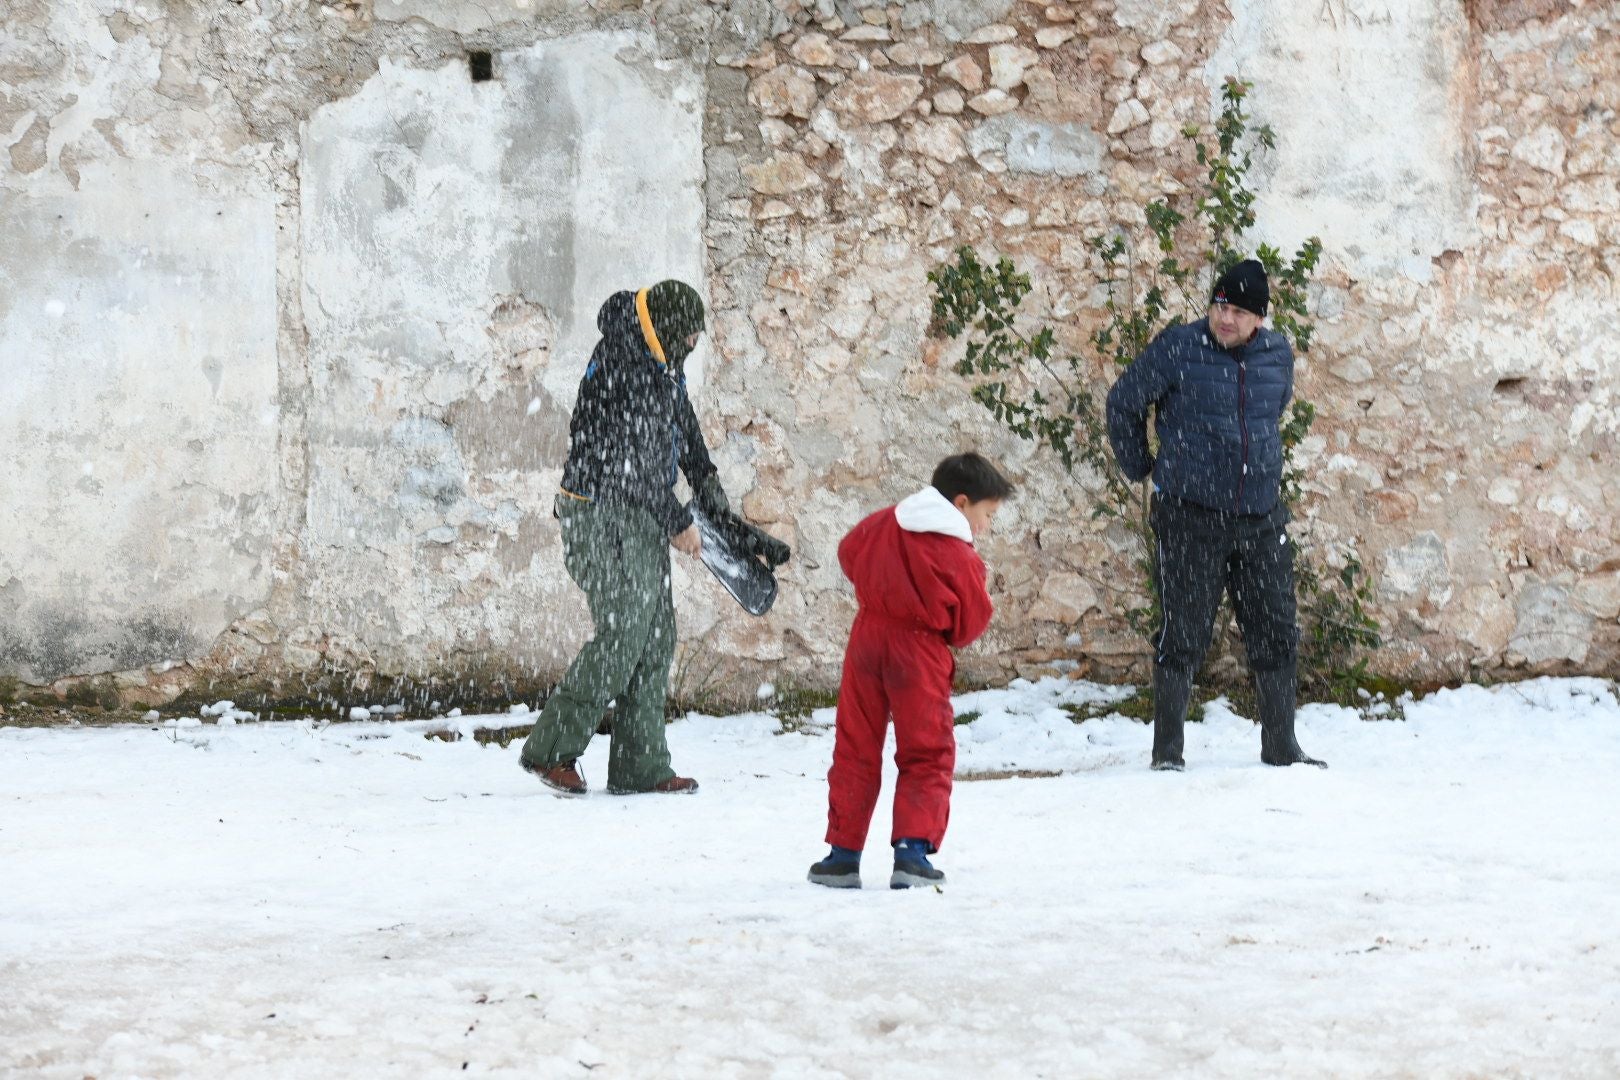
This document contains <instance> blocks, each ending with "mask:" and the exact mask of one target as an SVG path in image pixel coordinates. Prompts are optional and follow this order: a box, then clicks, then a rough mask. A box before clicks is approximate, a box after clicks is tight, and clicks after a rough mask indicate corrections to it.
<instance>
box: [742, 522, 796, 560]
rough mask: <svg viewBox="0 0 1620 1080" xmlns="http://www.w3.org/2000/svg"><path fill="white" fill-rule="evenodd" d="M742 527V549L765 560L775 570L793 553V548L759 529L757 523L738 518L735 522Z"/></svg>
mask: <svg viewBox="0 0 1620 1080" xmlns="http://www.w3.org/2000/svg"><path fill="white" fill-rule="evenodd" d="M737 524H738V525H740V526H741V527H742V529H741V532H742V541H743V546H744V549H745V550H746V551H747V552H748V554H750V555H756V556H758V557H759V558H761V559H764V560H765V565H766V566H768V567H770V568H771V569H772V570H775V569H776V568H777V567H778V566H781V565H782V564H783V563H785V562H787V561H788V559H789V558H790V557H791V556H792V555H793V549H792V548H790V547H788V546H787V545H786V544H784V543H782V541H780V540H778V539H777V538H776V537H774V536H772V535H771V534H770V533H768V532H766V531H765V530H764V529H761V528H760V527H759V526H758V525H753V524H750V523H749V522H746V521H743V520H741V519H740V518H739V519H738V522H737Z"/></svg>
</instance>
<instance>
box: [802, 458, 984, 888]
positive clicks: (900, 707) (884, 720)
mask: <svg viewBox="0 0 1620 1080" xmlns="http://www.w3.org/2000/svg"><path fill="white" fill-rule="evenodd" d="M1010 494H1012V485H1011V484H1010V483H1008V482H1007V480H1006V478H1005V477H1003V476H1002V475H1001V474H1000V473H999V472H997V471H996V468H995V466H993V465H991V464H990V463H989V462H988V461H986V460H985V459H984V458H982V457H980V456H979V455H978V454H958V455H956V456H955V457H949V458H946V459H945V460H944V461H942V462H940V464H939V467H938V468H937V469H935V470H934V476H933V480H932V482H931V485H930V486H929V487H926V488H923V489H922V490H921V491H919V492H917V493H916V494H915V495H912V496H910V497H908V498H906V499H905V500H904V501H902V502H901V503H900V504H899V505H897V506H891V507H889V508H887V509H884V510H879V511H878V512H877V513H875V514H873V515H871V516H870V517H868V518H867V519H866V520H864V521H862V522H861V523H860V524H859V525H857V526H855V528H854V529H852V530H850V533H849V535H848V536H846V537H844V540H843V542H842V543H841V544H839V545H838V562H839V565H841V566H842V567H843V570H844V576H845V577H847V578H849V580H850V581H851V582H853V583H854V585H855V599H856V602H857V603H858V604H859V605H860V610H859V611H858V612H857V613H856V616H855V625H854V626H853V627H852V628H851V630H850V633H849V646H848V647H847V648H846V649H845V650H844V675H843V682H842V684H841V685H840V686H839V689H838V720H837V731H836V738H835V740H834V743H833V761H832V768H831V770H830V771H829V772H828V773H827V843H829V844H831V845H832V851H831V852H830V853H829V854H828V855H827V857H826V858H825V859H823V860H822V861H821V862H818V863H816V864H815V865H814V866H812V867H811V868H810V880H811V881H813V882H815V883H816V884H818V885H829V886H832V887H834V888H857V889H858V888H860V885H861V876H860V859H861V849H862V847H864V846H865V844H866V831H867V828H868V826H869V825H870V824H871V821H872V810H873V807H874V806H875V805H876V804H877V797H878V788H879V786H880V784H881V778H882V761H883V740H884V736H885V735H886V733H887V731H888V726H889V718H890V717H891V716H892V717H893V718H894V738H895V745H896V750H895V764H896V765H898V766H899V767H900V778H899V781H898V782H897V783H896V784H895V792H894V831H893V834H892V837H891V840H890V842H891V844H892V845H893V847H894V849H895V858H894V873H893V875H892V876H891V877H890V879H889V885H890V887H891V888H896V889H904V888H909V887H910V886H912V885H924V884H927V885H936V884H941V883H943V882H944V880H945V875H944V874H943V873H941V872H940V871H938V870H936V869H934V867H933V866H932V864H930V863H929V861H928V856H929V855H931V854H933V853H934V852H936V851H938V850H939V845H940V842H941V841H942V840H943V839H944V838H945V824H946V821H947V820H948V819H949V817H950V812H951V775H952V773H953V772H954V771H955V767H956V730H955V722H956V717H955V713H954V711H953V710H952V708H951V679H952V676H954V675H955V674H956V658H955V657H954V656H952V655H951V649H953V648H962V647H963V646H965V645H967V644H969V643H971V642H972V641H973V640H974V639H975V638H977V637H978V636H979V635H980V634H982V633H984V628H985V627H986V626H987V625H989V622H990V613H991V605H990V594H989V593H988V592H987V591H986V589H985V572H984V563H983V562H982V561H980V559H979V555H978V552H976V551H974V550H973V539H974V537H976V536H978V535H980V534H982V533H983V532H984V531H985V530H986V529H988V528H989V527H990V520H991V518H992V517H994V516H995V513H996V511H997V510H998V509H999V508H1000V506H1001V502H1002V500H1003V499H1005V498H1007V496H1009V495H1010Z"/></svg>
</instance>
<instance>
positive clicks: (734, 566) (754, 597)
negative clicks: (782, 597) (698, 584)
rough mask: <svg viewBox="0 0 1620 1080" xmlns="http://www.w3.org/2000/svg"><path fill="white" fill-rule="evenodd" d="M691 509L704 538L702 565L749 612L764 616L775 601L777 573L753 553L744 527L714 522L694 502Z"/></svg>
mask: <svg viewBox="0 0 1620 1080" xmlns="http://www.w3.org/2000/svg"><path fill="white" fill-rule="evenodd" d="M688 509H689V510H691V511H692V521H693V522H694V523H695V524H696V525H697V527H698V534H699V535H700V536H702V537H703V565H704V566H707V567H708V568H709V571H710V572H711V573H712V574H714V576H715V577H716V578H718V579H719V580H720V584H722V585H724V586H725V587H726V591H727V592H729V593H730V594H731V595H732V598H733V599H735V600H736V601H737V603H739V604H741V605H742V608H743V610H744V611H746V612H748V614H750V615H763V614H765V613H766V612H767V611H769V610H771V605H772V604H774V603H775V602H776V575H775V574H773V573H771V571H770V568H769V567H767V566H766V565H765V564H764V563H763V562H761V561H760V559H759V557H758V556H757V555H754V554H753V553H752V552H751V550H750V548H749V547H748V545H747V538H746V537H744V536H743V535H742V532H741V530H740V529H737V528H728V527H725V526H722V525H721V524H720V523H717V522H714V521H711V520H710V519H709V517H708V516H707V515H706V514H704V513H703V511H701V510H699V509H698V508H697V506H695V505H693V506H689V507H688ZM727 524H728V525H729V524H730V523H727Z"/></svg>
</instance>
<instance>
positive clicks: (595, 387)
mask: <svg viewBox="0 0 1620 1080" xmlns="http://www.w3.org/2000/svg"><path fill="white" fill-rule="evenodd" d="M596 325H597V328H598V329H599V330H600V331H601V333H602V340H601V341H600V342H599V343H598V344H597V346H596V349H595V351H594V352H593V353H592V354H591V362H590V365H589V366H588V367H587V368H586V369H585V376H584V378H583V379H582V380H581V381H580V384H579V397H578V399H577V400H576V402H575V404H574V413H573V418H572V422H571V423H570V425H569V443H568V462H567V464H566V465H565V466H564V467H563V476H562V490H561V491H560V492H559V493H558V495H557V498H556V513H557V517H558V518H559V519H560V520H561V521H562V539H563V559H564V562H565V564H566V565H567V567H568V573H569V576H571V577H572V578H573V579H574V581H575V582H576V583H578V585H579V587H580V588H581V589H584V590H585V596H586V599H587V600H588V601H589V603H590V609H591V620H592V622H593V623H594V624H595V628H596V635H595V636H594V637H593V638H592V639H591V640H590V641H588V642H586V644H585V647H584V648H583V649H581V650H580V653H579V655H578V656H577V657H575V658H574V662H573V664H571V665H570V666H569V668H568V672H567V674H565V675H564V676H563V680H562V682H561V683H560V684H559V685H558V686H557V688H556V689H555V690H554V691H553V692H552V694H551V697H550V698H549V699H547V701H546V705H545V708H544V710H542V711H541V713H540V717H539V720H538V721H537V722H536V723H535V726H534V731H533V732H532V733H531V734H530V735H529V738H528V741H527V742H525V743H524V744H523V753H522V757H521V759H520V760H521V762H522V765H523V768H524V769H526V770H528V771H529V772H531V773H533V774H534V775H535V776H536V777H538V778H539V780H540V782H541V783H543V784H545V785H546V786H547V787H549V788H551V789H552V790H554V791H556V792H558V793H560V794H565V795H583V794H584V793H585V791H586V784H585V779H584V777H583V776H582V775H581V774H580V771H579V756H580V755H581V754H583V753H584V752H585V747H586V746H587V745H588V744H589V743H590V740H591V736H592V735H593V734H594V733H595V731H596V726H597V724H598V723H599V722H600V721H601V718H602V714H603V713H604V712H605V711H606V709H607V707H608V704H609V702H616V703H617V707H616V710H615V712H614V720H613V744H612V748H611V750H610V752H609V756H608V778H607V786H608V790H609V791H611V792H614V793H616V794H628V793H631V792H641V791H659V792H691V791H696V790H697V787H698V785H697V781H695V780H692V779H689V778H687V777H684V776H677V775H676V773H675V770H674V769H673V768H671V767H670V761H669V746H668V744H667V743H666V741H665V739H664V699H665V696H666V694H667V692H668V687H669V669H670V664H671V662H672V661H673V659H674V656H675V605H674V600H673V598H672V596H671V594H670V564H669V549H670V548H671V547H674V548H675V549H676V550H678V551H681V552H683V553H685V554H687V555H698V554H699V553H700V551H701V541H700V540H699V538H698V530H697V526H696V525H695V524H693V521H692V514H691V512H690V511H689V510H688V509H687V508H686V507H685V506H684V505H683V504H682V503H681V502H680V500H679V499H677V498H676V496H675V481H676V472H677V470H679V471H680V472H684V473H685V474H686V481H687V483H688V484H689V485H690V486H691V488H692V491H693V495H694V499H695V501H696V502H697V505H698V506H699V507H700V508H701V509H702V510H703V511H704V513H706V514H707V515H708V516H710V517H711V518H715V519H725V518H727V517H729V515H730V507H729V505H728V502H727V500H726V493H725V491H724V489H722V488H721V486H720V480H719V477H718V475H717V474H716V471H715V467H714V463H713V462H712V461H710V460H709V450H708V447H706V446H705V445H704V443H703V433H702V431H701V430H700V429H699V427H698V422H697V416H696V414H695V413H694V412H693V411H692V402H691V400H690V399H689V398H688V397H687V394H686V376H685V373H684V364H685V361H686V358H687V357H688V356H689V355H690V354H691V352H692V349H693V348H694V347H695V346H696V345H697V340H698V335H699V334H701V333H702V332H703V328H704V325H703V300H702V298H701V297H699V296H698V293H697V290H696V289H693V288H692V287H691V286H690V285H687V284H685V283H684V282H680V281H662V282H659V283H658V284H657V285H654V286H653V287H652V288H650V289H642V290H641V291H639V292H634V293H632V292H618V293H614V294H613V295H612V296H610V297H609V298H608V300H607V303H605V304H603V305H602V310H601V311H600V312H599V313H598V314H597V317H596ZM767 539H768V538H767ZM769 543H771V544H775V545H777V546H776V548H773V549H770V550H768V551H763V552H761V554H762V555H763V556H764V557H765V558H766V559H767V561H769V562H771V564H772V565H776V564H777V563H780V562H782V561H785V560H786V558H787V546H786V545H785V544H780V542H778V541H774V540H771V541H769Z"/></svg>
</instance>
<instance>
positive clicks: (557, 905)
mask: <svg viewBox="0 0 1620 1080" xmlns="http://www.w3.org/2000/svg"><path fill="white" fill-rule="evenodd" d="M1110 692H1111V691H1109V690H1107V689H1105V688H1100V687H1094V686H1088V685H1086V684H1084V683H1070V682H1060V681H1047V682H1043V683H1040V684H1037V685H1034V686H1029V685H1015V687H1014V688H1012V689H1009V690H1006V691H994V692H984V693H979V694H973V695H968V696H967V697H965V698H963V699H962V700H961V701H960V702H959V705H958V708H959V710H961V711H964V712H965V711H968V710H973V711H976V712H978V713H979V714H980V715H979V717H978V718H977V719H976V720H974V721H973V722H972V723H971V724H969V725H966V726H964V727H962V728H959V729H958V730H959V732H961V733H962V740H961V742H962V746H961V754H960V762H959V769H960V771H961V772H962V773H963V774H964V776H965V775H966V774H970V773H974V772H981V773H984V772H1005V771H1009V770H1027V771H1043V770H1058V771H1061V772H1062V773H1063V775H1061V776H1059V777H1056V778H1012V779H999V780H981V781H976V782H967V781H966V780H964V781H963V782H960V783H959V784H958V785H957V789H956V795H955V799H954V805H953V819H952V826H951V832H950V835H949V837H948V838H947V841H946V845H945V850H944V851H943V852H942V853H941V854H940V855H939V856H938V857H937V859H936V862H937V863H938V865H940V866H941V867H942V868H943V869H945V870H946V871H947V873H948V874H949V875H950V883H949V885H948V886H947V887H946V888H945V890H944V891H943V892H934V891H912V892H890V891H889V890H888V889H887V888H886V887H885V885H886V881H887V873H888V859H887V854H888V853H887V849H886V841H887V839H888V835H887V827H888V822H887V819H886V817H885V811H882V810H880V813H879V818H878V820H877V821H876V822H875V823H874V828H873V837H872V841H871V843H870V845H869V848H868V853H867V865H866V868H865V870H866V880H867V888H866V889H865V890H863V891H861V892H838V891H833V890H826V889H820V888H817V887H815V886H812V885H809V884H806V883H805V881H804V873H805V869H806V867H807V865H808V864H809V863H810V862H811V861H812V860H813V859H814V858H815V857H817V856H818V855H819V854H820V853H821V852H822V851H823V847H822V844H821V830H822V825H823V813H824V793H825V782H824V774H825V771H826V766H827V763H828V760H829V754H830V752H831V748H832V740H831V737H830V735H829V733H827V732H826V731H825V730H817V729H815V728H814V727H812V728H810V729H807V730H805V731H802V732H797V733H790V734H779V733H777V732H778V728H777V724H776V722H775V721H773V720H772V719H771V718H769V717H767V716H762V715H749V716H736V717H725V718H710V717H696V716H694V717H691V718H688V719H686V720H684V721H681V722H679V723H676V724H674V725H673V726H672V727H671V729H670V742H671V744H672V746H673V748H674V752H675V760H676V763H677V765H678V766H679V767H680V768H681V769H682V771H683V772H686V773H689V774H691V775H694V776H697V777H698V778H700V779H701V781H702V783H703V790H702V792H701V793H700V794H698V795H696V796H636V797H629V798H615V797H612V796H608V795H605V794H598V793H595V792H593V793H592V794H591V795H590V796H589V797H588V798H585V799H583V800H575V801H567V800H562V799H557V798H554V797H552V796H550V795H548V794H546V793H544V792H543V791H542V790H541V789H540V788H539V787H538V786H537V785H536V784H535V782H534V781H533V780H532V779H531V778H529V777H528V776H526V775H524V774H523V773H522V772H520V771H519V770H518V768H517V748H516V746H513V747H512V748H510V749H506V750H502V749H500V748H498V747H494V746H488V747H486V746H481V745H479V744H478V743H476V742H474V741H472V740H464V741H461V742H456V743H445V742H439V741H433V740H429V739H426V738H423V736H422V725H421V724H396V725H387V724H382V723H357V724H339V725H332V726H328V727H324V728H321V727H317V726H314V725H309V724H286V723H280V724H252V723H242V724H237V725H235V726H215V725H213V724H209V725H207V726H201V727H182V728H175V727H170V728H167V729H165V730H159V731H154V730H150V729H147V728H123V729H103V730H17V729H6V730H0V1071H3V1072H4V1074H5V1075H29V1076H33V1075H41V1076H46V1077H71V1078H73V1080H78V1078H79V1077H83V1076H86V1075H93V1076H96V1077H99V1078H101V1080H108V1078H111V1077H124V1076H198V1077H217V1076H225V1075H230V1076H274V1077H308V1076H320V1077H351V1076H352V1077H359V1076H368V1077H369V1076H410V1077H415V1076H429V1075H451V1074H462V1073H465V1074H466V1075H487V1074H502V1075H506V1076H513V1077H576V1076H577V1077H635V1078H642V1077H662V1076H669V1077H704V1078H709V1077H777V1076H780V1077H831V1076H852V1077H869V1076H870V1077H940V1076H964V1077H1017V1078H1024V1077H1035V1076H1046V1077H1082V1076H1121V1077H1142V1076H1160V1075H1167V1074H1181V1075H1187V1076H1199V1077H1205V1076H1230V1077H1257V1076H1289V1077H1299V1076H1380V1077H1382V1076H1414V1077H1434V1076H1455V1077H1465V1076H1466V1077H1473V1076H1493V1077H1494V1076H1590V1077H1613V1076H1616V1075H1620V841H1617V839H1616V836H1615V832H1616V826H1617V824H1620V783H1617V780H1616V778H1617V777H1620V705H1617V703H1616V700H1615V696H1614V692H1613V689H1612V687H1611V686H1610V684H1608V683H1605V682H1600V681H1596V680H1561V681H1552V680H1546V681H1538V682H1531V683H1524V684H1519V685H1517V686H1510V687H1500V688H1495V689H1482V688H1477V687H1465V688H1463V689H1461V690H1455V691H1443V692H1441V693H1438V694H1436V695H1434V696H1432V697H1430V698H1427V699H1425V700H1423V701H1420V702H1417V703H1414V704H1411V705H1410V706H1409V707H1408V709H1407V719H1406V720H1405V721H1398V722H1387V723H1368V722H1364V721H1361V720H1359V719H1357V718H1356V717H1355V716H1354V715H1353V714H1351V713H1349V712H1347V711H1342V710H1335V709H1331V708H1325V707H1314V706H1313V707H1310V708H1308V709H1307V710H1306V711H1305V713H1304V714H1303V715H1302V717H1301V723H1300V740H1301V742H1302V744H1303V745H1304V746H1305V748H1306V749H1307V750H1309V751H1310V752H1312V753H1314V754H1317V755H1319V756H1321V757H1324V758H1326V759H1328V760H1329V761H1330V762H1331V763H1332V766H1333V767H1332V769H1331V770H1329V771H1327V772H1321V771H1318V770H1316V769H1309V768H1303V767H1296V768H1292V769H1280V770H1279V769H1268V768H1266V767H1264V766H1262V765H1260V764H1259V762H1258V745H1259V738H1258V734H1257V733H1256V731H1255V729H1254V728H1253V726H1252V725H1251V724H1250V723H1249V722H1248V721H1246V720H1242V719H1240V718H1237V717H1235V716H1232V715H1231V714H1230V713H1228V712H1225V711H1223V710H1220V709H1216V710H1214V712H1215V714H1216V715H1215V716H1214V718H1212V719H1211V720H1209V721H1207V722H1206V723H1203V724H1201V725H1195V726H1193V727H1191V728H1190V729H1189V734H1188V739H1187V760H1188V767H1189V771H1188V772H1186V773H1185V774H1181V775H1176V774H1164V773H1154V772H1150V771H1149V770H1148V768H1147V753H1148V746H1149V738H1150V736H1149V731H1148V729H1147V728H1146V727H1144V726H1143V725H1141V724H1137V723H1134V722H1131V721H1128V720H1124V719H1120V718H1105V719H1100V720H1092V721H1088V722H1086V723H1084V724H1079V725H1076V724H1074V723H1073V722H1071V720H1070V719H1069V717H1068V715H1067V714H1065V713H1064V712H1062V711H1061V709H1059V708H1058V707H1057V706H1058V705H1060V704H1061V703H1063V702H1065V701H1069V702H1074V701H1081V700H1096V699H1098V698H1103V697H1106V696H1107V695H1108V694H1109V693H1110ZM513 719H514V718H512V717H502V718H500V720H501V721H502V722H506V723H510V722H512V721H513ZM818 719H820V720H821V721H823V722H825V721H826V720H828V719H830V717H829V716H827V715H825V714H823V715H821V716H819V717H818ZM459 722H460V723H463V724H465V725H468V726H473V725H476V724H477V723H478V721H476V720H474V719H472V718H462V720H461V721H459ZM605 756H606V740H604V739H598V740H597V741H596V743H595V744H594V745H593V746H592V749H591V753H590V755H589V756H588V757H587V758H586V760H585V772H586V774H587V776H588V777H589V778H590V779H591V780H592V781H593V782H596V783H598V784H599V783H600V782H601V780H602V778H603V777H604V776H605V772H606V770H605ZM890 780H891V781H892V777H891V778H890Z"/></svg>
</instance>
